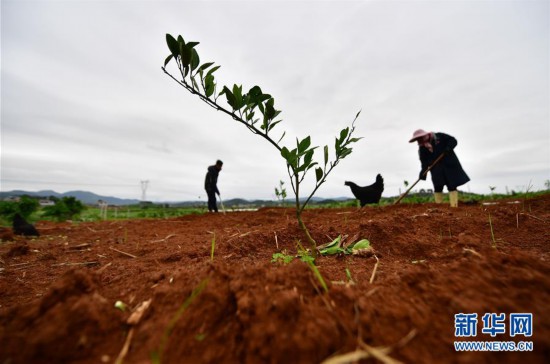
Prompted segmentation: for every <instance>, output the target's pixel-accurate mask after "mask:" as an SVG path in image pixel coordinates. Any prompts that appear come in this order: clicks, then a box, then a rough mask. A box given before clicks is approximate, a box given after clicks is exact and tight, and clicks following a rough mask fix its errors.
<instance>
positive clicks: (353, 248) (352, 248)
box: [346, 239, 373, 254]
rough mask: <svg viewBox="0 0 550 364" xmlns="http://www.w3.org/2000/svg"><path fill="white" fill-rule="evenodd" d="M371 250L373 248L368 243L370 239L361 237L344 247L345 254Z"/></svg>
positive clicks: (363, 252) (362, 252)
mask: <svg viewBox="0 0 550 364" xmlns="http://www.w3.org/2000/svg"><path fill="white" fill-rule="evenodd" d="M372 251H373V249H372V246H371V245H370V241H368V240H367V239H361V240H359V241H358V242H356V243H354V244H351V245H349V246H348V247H347V248H346V254H365V253H370V252H372Z"/></svg>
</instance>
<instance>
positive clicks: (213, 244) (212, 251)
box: [210, 233, 216, 262]
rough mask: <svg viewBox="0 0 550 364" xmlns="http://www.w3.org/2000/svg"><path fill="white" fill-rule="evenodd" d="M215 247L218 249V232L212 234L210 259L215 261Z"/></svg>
mask: <svg viewBox="0 0 550 364" xmlns="http://www.w3.org/2000/svg"><path fill="white" fill-rule="evenodd" d="M214 249H216V233H214V234H213V236H212V248H211V250H210V261H211V262H213V261H214Z"/></svg>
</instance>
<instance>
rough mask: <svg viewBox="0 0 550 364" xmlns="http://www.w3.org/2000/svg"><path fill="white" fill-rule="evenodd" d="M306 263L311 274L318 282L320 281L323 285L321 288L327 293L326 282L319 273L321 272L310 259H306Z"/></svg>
mask: <svg viewBox="0 0 550 364" xmlns="http://www.w3.org/2000/svg"><path fill="white" fill-rule="evenodd" d="M306 264H307V265H308V267H309V269H311V271H312V272H313V275H314V276H315V278H317V280H318V281H319V283H321V286H322V287H323V290H324V291H325V293H328V286H327V283H326V282H325V279H324V278H323V276H322V275H321V272H319V269H318V268H317V266H316V265H315V264H314V263H313V262H312V261H307V262H306Z"/></svg>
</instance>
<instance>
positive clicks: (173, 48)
mask: <svg viewBox="0 0 550 364" xmlns="http://www.w3.org/2000/svg"><path fill="white" fill-rule="evenodd" d="M166 44H168V49H170V52H172V55H173V56H174V57H177V56H178V55H179V54H180V45H179V43H178V41H177V40H176V39H175V38H174V37H172V36H171V35H170V34H166Z"/></svg>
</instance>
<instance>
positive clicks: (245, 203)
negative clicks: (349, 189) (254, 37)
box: [0, 190, 350, 207]
mask: <svg viewBox="0 0 550 364" xmlns="http://www.w3.org/2000/svg"><path fill="white" fill-rule="evenodd" d="M23 195H28V196H33V197H42V198H48V197H55V198H62V197H68V196H72V197H74V198H76V199H77V200H79V201H81V202H82V203H84V204H86V205H95V204H97V201H98V200H103V201H105V202H107V203H108V204H109V205H115V206H123V205H136V204H139V203H140V202H141V201H140V200H137V199H122V198H118V197H112V196H101V195H97V194H95V193H93V192H89V191H69V192H65V193H59V192H55V191H52V190H43V191H38V192H32V191H22V190H13V191H8V192H0V200H4V199H5V198H7V197H12V196H23ZM349 199H350V198H348V197H336V198H331V199H324V198H320V197H313V198H312V199H311V201H310V203H311V204H324V203H330V202H335V201H337V202H342V201H346V200H349ZM301 200H302V202H303V201H305V199H304V198H302V199H301ZM163 203H166V204H168V205H170V206H173V207H190V206H202V205H204V204H205V203H206V202H205V201H179V202H155V204H163ZM223 204H224V206H225V207H252V206H255V207H258V206H260V207H261V206H278V205H279V201H276V200H246V199H242V198H233V199H229V200H224V201H223ZM286 204H288V205H289V206H293V204H294V200H293V199H286Z"/></svg>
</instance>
